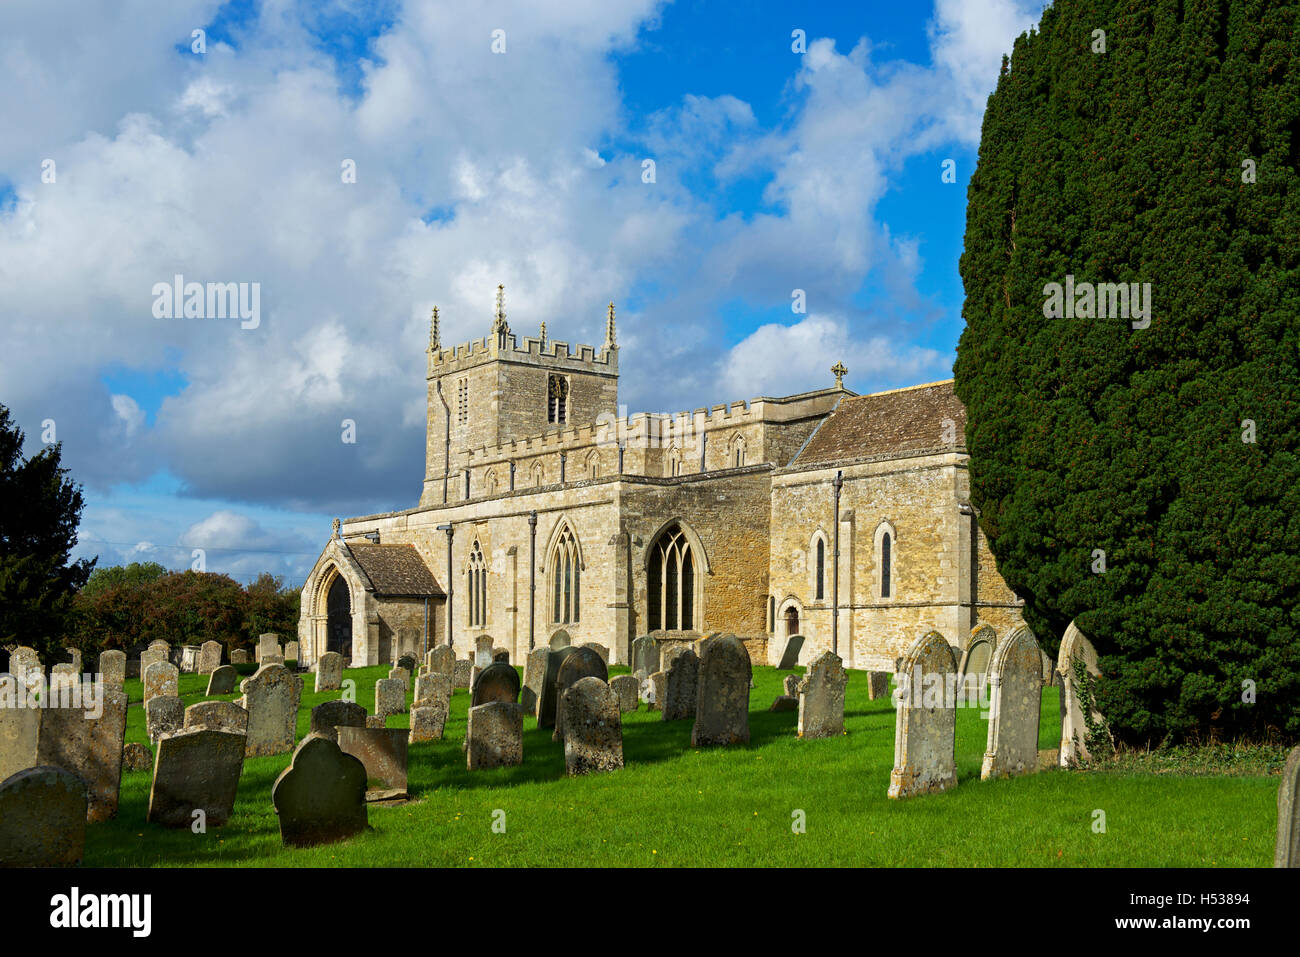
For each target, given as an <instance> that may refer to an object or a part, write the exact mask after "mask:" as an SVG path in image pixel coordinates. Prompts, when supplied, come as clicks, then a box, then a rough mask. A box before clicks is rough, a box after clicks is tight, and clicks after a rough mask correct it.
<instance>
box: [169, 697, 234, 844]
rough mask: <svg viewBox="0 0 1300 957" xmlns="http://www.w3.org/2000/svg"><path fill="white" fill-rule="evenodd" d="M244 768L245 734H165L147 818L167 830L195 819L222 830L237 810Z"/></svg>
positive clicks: (205, 730) (205, 728)
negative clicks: (200, 815) (237, 794)
mask: <svg viewBox="0 0 1300 957" xmlns="http://www.w3.org/2000/svg"><path fill="white" fill-rule="evenodd" d="M207 703H208V704H229V702H221V701H216V702H207ZM194 707H201V705H195V706H194ZM243 769H244V736H243V735H242V734H239V733H237V732H234V731H224V730H221V729H219V728H216V727H212V726H210V725H196V726H194V727H187V728H186V730H184V731H180V732H177V733H176V734H169V735H167V736H166V737H164V738H163V739H162V740H161V741H159V742H158V756H157V759H156V763H155V764H154V771H153V786H152V788H150V790H149V816H148V820H149V821H150V822H151V823H153V824H160V825H162V826H163V827H191V826H192V825H193V824H194V823H195V821H196V820H202V821H204V822H205V823H206V824H207V825H211V826H213V827H221V826H222V825H224V824H225V823H226V822H227V821H228V820H230V814H231V812H232V811H233V810H234V807H235V794H236V792H237V791H238V790H239V775H240V772H242V771H243ZM198 811H202V812H203V816H202V818H198V817H197V816H196V813H195V812H198Z"/></svg>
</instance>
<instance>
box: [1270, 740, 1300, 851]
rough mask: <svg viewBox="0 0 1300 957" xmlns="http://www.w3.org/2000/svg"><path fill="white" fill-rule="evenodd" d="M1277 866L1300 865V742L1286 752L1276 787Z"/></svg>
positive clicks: (1275, 848) (1275, 849)
mask: <svg viewBox="0 0 1300 957" xmlns="http://www.w3.org/2000/svg"><path fill="white" fill-rule="evenodd" d="M1273 866H1274V867H1300V746H1298V747H1294V748H1292V749H1291V753H1290V754H1288V755H1287V758H1286V767H1284V768H1283V769H1282V783H1281V784H1280V785H1279V786H1278V789H1277V844H1276V845H1275V847H1274V849H1273Z"/></svg>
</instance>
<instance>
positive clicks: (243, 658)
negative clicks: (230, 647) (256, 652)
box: [230, 648, 248, 665]
mask: <svg viewBox="0 0 1300 957" xmlns="http://www.w3.org/2000/svg"><path fill="white" fill-rule="evenodd" d="M230 663H231V664H232V665H246V664H248V650H247V649H245V648H236V649H235V650H234V651H232V652H231V653H230Z"/></svg>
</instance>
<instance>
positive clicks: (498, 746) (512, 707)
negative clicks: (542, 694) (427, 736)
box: [465, 701, 524, 771]
mask: <svg viewBox="0 0 1300 957" xmlns="http://www.w3.org/2000/svg"><path fill="white" fill-rule="evenodd" d="M465 761H466V766H467V767H468V768H469V770H471V771H478V770H485V769H487V768H506V767H513V766H514V765H516V764H523V761H524V713H523V711H522V709H521V708H520V707H519V705H517V704H513V703H511V702H509V701H490V702H488V703H487V704H481V705H478V706H476V707H473V708H470V709H469V723H468V726H467V728H466V731H465Z"/></svg>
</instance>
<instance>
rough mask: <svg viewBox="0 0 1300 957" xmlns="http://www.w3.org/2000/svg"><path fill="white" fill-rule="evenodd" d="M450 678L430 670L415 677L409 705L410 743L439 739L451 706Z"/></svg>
mask: <svg viewBox="0 0 1300 957" xmlns="http://www.w3.org/2000/svg"><path fill="white" fill-rule="evenodd" d="M451 690H452V689H451V678H450V677H449V676H448V675H445V674H443V673H442V672H440V671H431V672H427V673H425V674H422V675H420V676H419V677H418V678H416V679H415V703H414V704H412V705H411V735H410V739H411V743H412V744H416V743H418V742H420V741H440V740H442V732H443V729H444V728H445V727H446V724H447V712H448V710H449V709H450V707H451Z"/></svg>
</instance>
